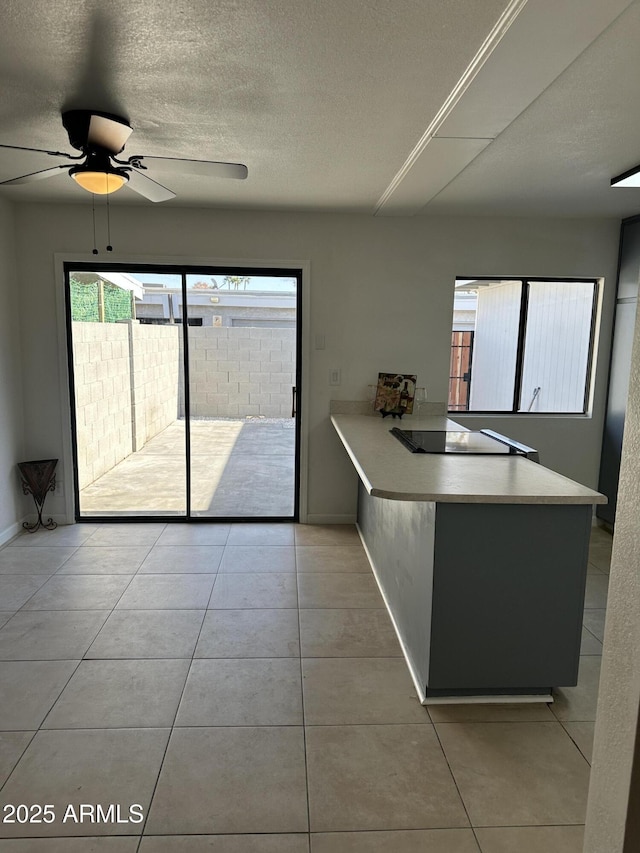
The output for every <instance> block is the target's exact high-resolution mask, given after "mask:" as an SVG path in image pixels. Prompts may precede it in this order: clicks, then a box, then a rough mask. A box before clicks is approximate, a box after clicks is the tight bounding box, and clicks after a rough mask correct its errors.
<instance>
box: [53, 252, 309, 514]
mask: <svg viewBox="0 0 640 853" xmlns="http://www.w3.org/2000/svg"><path fill="white" fill-rule="evenodd" d="M55 265H56V282H57V285H58V286H57V288H56V295H57V300H56V301H57V317H58V330H59V342H60V346H59V355H60V368H61V378H62V379H63V380H64V379H65V378H66V382H64V381H62V382H61V387H62V389H64V394H63V396H66V395H67V394H68V399H67V400H66V401H65V400H63V402H67V403H68V407H67V408H66V412H68V413H69V414H68V418H67V417H64V416H63V417H64V421H65V422H64V423H63V439H64V441H63V454H62V456H63V459H62V463H63V464H62V466H61V467H62V471H61V472H60V473H61V475H62V476H60V477H59V479H60V480H61V481H63V483H64V480H65V479H66V483H67V488H66V493H65V503H66V514H67V519H66V520H67V522H68V523H72V522H73V521H76V522H80V523H104V522H118V523H121V522H122V523H127V522H129V523H131V522H138V523H140V522H151V523H153V522H160V523H167V522H194V523H199V522H209V523H225V522H226V523H228V522H274V523H275V522H292V521H301V522H305V521H306V518H307V467H308V466H307V463H308V441H307V439H308V415H309V401H308V394H307V393H306V389H307V388H308V375H309V369H308V358H307V357H306V355H307V350H308V347H309V314H310V312H309V277H310V276H309V274H310V269H309V267H310V265H309V262H308V261H272V260H269V261H264V260H255V261H254V260H248V259H246V258H244V259H241V260H238V259H227V258H225V259H213V258H206V259H203V258H197V259H196V258H179V259H178V258H175V257H173V258H167V259H164V258H157V257H154V258H141V257H138V258H136V259H130V260H129V259H123V258H120V257H114V258H113V259H109V261H99V262H96V258H95V256H93V255H80V256H78V255H76V256H73V257H70V256H68V255H56V256H55ZM80 270H83V271H85V272H86V271H93V270H95V271H96V272H100V271H101V270H104V271H107V270H111V271H113V272H130V273H133V274H135V273H136V272H139V273H148V272H152V273H153V272H155V273H158V274H161V273H163V274H174V275H176V274H178V275H181V280H182V300H183V323H182V327H183V343H184V347H183V370H184V383H185V453H186V485H187V488H186V492H187V494H186V500H187V503H186V512H185V514H181V515H166V516H164V515H153V516H81V514H80V503H79V488H78V470H77V436H76V412H75V393H74V375H73V350H72V337H71V335H72V328H71V310H70V299H69V276H70V273H72V272H74V271H76V272H77V271H80ZM225 273H226V274H245V275H247V274H253V275H269V276H276V275H283V276H288V277H295V278H296V280H297V288H296V367H295V377H296V389H297V391H296V413H295V451H294V452H295V464H294V481H293V489H294V496H293V498H294V508H293V514H292V515H291V516H259V517H253V516H224V517H223V516H200V515H197V516H192V515H191V506H190V498H191V454H190V435H189V425H190V411H189V340H188V328H189V327H188V322H184V320H185V319H187V318H188V310H189V306H188V301H187V287H186V282H187V276H188V275H191V274H216V275H220V274H223V275H224V274H225Z"/></svg>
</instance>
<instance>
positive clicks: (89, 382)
mask: <svg viewBox="0 0 640 853" xmlns="http://www.w3.org/2000/svg"><path fill="white" fill-rule="evenodd" d="M73 363H74V382H75V396H76V423H77V431H76V432H77V443H78V478H79V487H80V488H81V489H83V488H84V487H85V486H88V485H89V484H90V483H92V482H93V481H94V480H96V479H97V478H98V477H100V476H101V475H102V474H104V473H105V472H106V471H109V470H110V469H111V468H113V466H114V465H117V463H118V462H120V461H121V460H122V459H124V458H125V457H126V456H128V455H129V454H130V453H131V382H130V361H129V329H128V327H127V326H126V325H124V324H120V323H79V322H74V324H73Z"/></svg>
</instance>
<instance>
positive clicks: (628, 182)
mask: <svg viewBox="0 0 640 853" xmlns="http://www.w3.org/2000/svg"><path fill="white" fill-rule="evenodd" d="M611 186H612V187H640V166H636V167H635V168H633V169H629V171H628V172H623V173H622V174H621V175H618V176H617V177H615V178H611Z"/></svg>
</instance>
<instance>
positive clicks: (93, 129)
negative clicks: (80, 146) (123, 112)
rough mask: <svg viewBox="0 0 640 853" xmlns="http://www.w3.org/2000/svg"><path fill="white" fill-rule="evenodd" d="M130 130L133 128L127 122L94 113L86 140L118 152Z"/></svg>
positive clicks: (91, 143) (113, 152)
mask: <svg viewBox="0 0 640 853" xmlns="http://www.w3.org/2000/svg"><path fill="white" fill-rule="evenodd" d="M132 132H133V128H132V127H129V125H128V124H124V123H123V122H121V121H116V120H114V119H113V118H109V117H108V116H105V115H98V114H94V115H92V116H91V120H90V122H89V132H88V134H87V142H88V143H89V144H90V145H99V146H100V147H101V148H106V150H107V151H110V152H111V153H112V154H119V153H120V152H121V151H122V149H123V148H124V146H125V143H126V141H127V139H128V138H129V137H130V136H131V133H132Z"/></svg>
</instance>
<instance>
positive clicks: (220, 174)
mask: <svg viewBox="0 0 640 853" xmlns="http://www.w3.org/2000/svg"><path fill="white" fill-rule="evenodd" d="M131 159H132V160H137V161H139V162H140V163H142V164H145V163H146V162H147V161H149V166H150V167H153V170H154V172H165V173H167V174H171V175H200V177H202V178H236V179H239V180H244V179H245V178H246V177H247V175H248V174H249V170H248V169H247V167H246V166H245V165H244V164H242V163H217V162H215V161H213V160H183V159H182V158H180V157H150V156H144V157H132V158H131Z"/></svg>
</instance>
